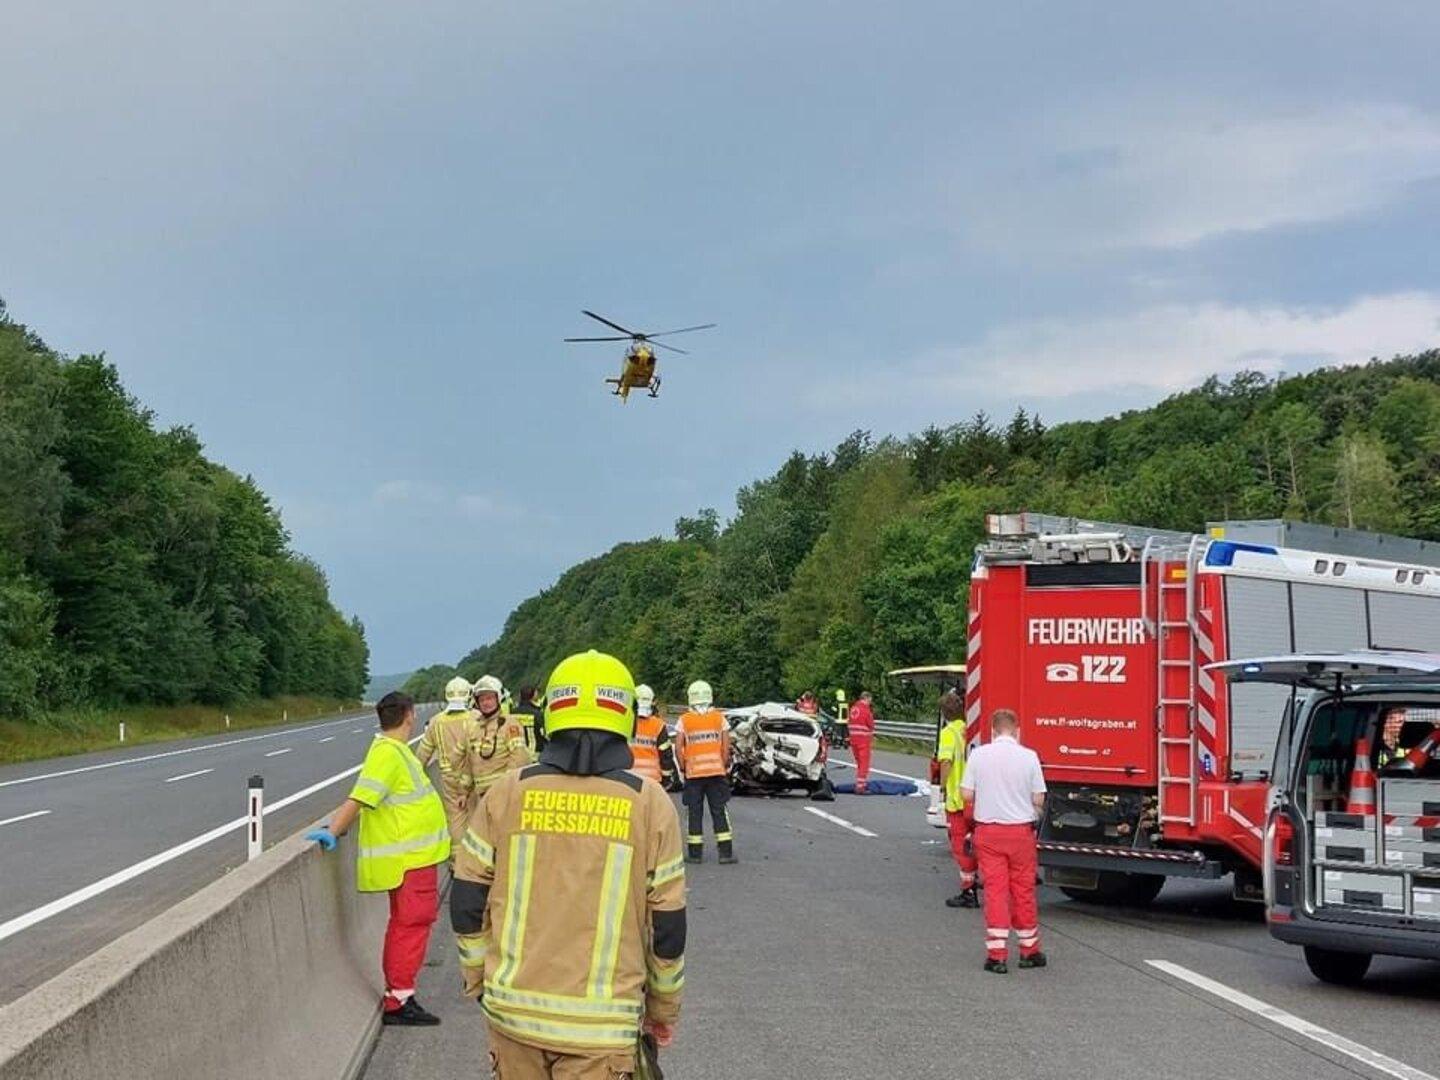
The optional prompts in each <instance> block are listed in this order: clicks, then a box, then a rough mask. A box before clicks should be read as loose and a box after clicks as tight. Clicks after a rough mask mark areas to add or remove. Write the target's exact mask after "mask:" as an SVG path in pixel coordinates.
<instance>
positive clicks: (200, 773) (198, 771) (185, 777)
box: [165, 769, 215, 784]
mask: <svg viewBox="0 0 1440 1080" xmlns="http://www.w3.org/2000/svg"><path fill="white" fill-rule="evenodd" d="M214 771H215V770H214V769H196V770H195V771H194V772H183V773H181V774H180V775H179V776H172V777H170V779H168V780H166V781H165V783H167V784H173V783H175V781H176V780H189V779H190V778H191V777H192V776H204V775H205V774H206V773H212V772H214Z"/></svg>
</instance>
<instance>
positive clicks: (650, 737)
mask: <svg viewBox="0 0 1440 1080" xmlns="http://www.w3.org/2000/svg"><path fill="white" fill-rule="evenodd" d="M635 714H636V715H635V736H634V738H632V739H631V740H630V753H631V754H632V755H633V756H634V758H635V771H636V772H637V773H639V774H640V775H641V776H648V777H649V778H650V779H651V780H654V781H655V782H656V783H657V784H659V785H660V786H661V787H663V788H665V789H666V790H667V791H668V790H670V788H671V787H672V786H673V785H674V781H675V747H674V746H673V745H672V744H671V742H670V729H669V728H668V727H667V726H666V725H665V718H664V717H663V716H661V715H660V714H659V713H657V712H656V711H655V691H654V690H651V689H650V687H648V686H646V685H645V684H644V683H641V684H640V685H639V686H637V687H636V688H635Z"/></svg>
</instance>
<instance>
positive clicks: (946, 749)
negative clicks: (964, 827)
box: [935, 716, 965, 814]
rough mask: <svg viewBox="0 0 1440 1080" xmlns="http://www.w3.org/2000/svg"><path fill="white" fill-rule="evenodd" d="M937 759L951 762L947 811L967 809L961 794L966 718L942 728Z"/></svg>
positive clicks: (951, 812) (946, 792) (946, 782)
mask: <svg viewBox="0 0 1440 1080" xmlns="http://www.w3.org/2000/svg"><path fill="white" fill-rule="evenodd" d="M935 760H936V761H948V762H950V775H949V776H947V777H946V778H945V812H946V813H947V814H958V813H960V811H962V810H964V809H965V800H964V798H963V797H962V796H961V795H960V787H961V784H960V782H961V780H962V779H963V778H964V776H965V718H964V717H963V716H960V717H957V718H956V719H954V720H951V721H950V722H949V723H948V724H946V725H945V726H944V727H943V728H941V729H940V746H939V748H938V749H937V750H936V751H935Z"/></svg>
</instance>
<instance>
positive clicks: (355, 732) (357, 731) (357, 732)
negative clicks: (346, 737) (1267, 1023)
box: [350, 727, 365, 735]
mask: <svg viewBox="0 0 1440 1080" xmlns="http://www.w3.org/2000/svg"><path fill="white" fill-rule="evenodd" d="M364 731H365V729H364V728H363V727H357V728H351V730H350V734H351V735H360V734H363V733H364Z"/></svg>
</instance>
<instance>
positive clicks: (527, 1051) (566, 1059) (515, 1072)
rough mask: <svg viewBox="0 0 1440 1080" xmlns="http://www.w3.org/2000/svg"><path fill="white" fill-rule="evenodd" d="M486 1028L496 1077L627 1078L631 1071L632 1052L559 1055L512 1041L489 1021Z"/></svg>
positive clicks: (531, 1079) (499, 1079)
mask: <svg viewBox="0 0 1440 1080" xmlns="http://www.w3.org/2000/svg"><path fill="white" fill-rule="evenodd" d="M487 1027H488V1029H489V1030H488V1031H487V1033H486V1042H487V1043H488V1044H489V1046H490V1068H491V1071H493V1072H494V1074H495V1077H496V1080H628V1078H629V1077H631V1076H633V1075H634V1072H635V1055H634V1054H633V1053H621V1054H614V1053H605V1052H603V1051H602V1052H600V1053H598V1054H596V1055H585V1054H562V1053H559V1052H558V1051H555V1050H542V1049H541V1048H540V1047H538V1046H528V1045H526V1044H525V1043H521V1042H516V1041H515V1040H514V1039H511V1038H508V1037H507V1036H505V1035H502V1034H500V1032H498V1031H496V1030H495V1027H494V1025H493V1024H492V1025H487Z"/></svg>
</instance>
